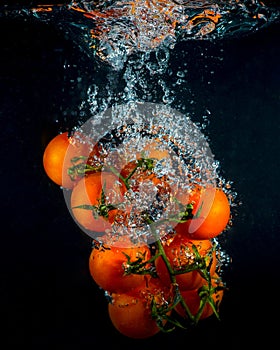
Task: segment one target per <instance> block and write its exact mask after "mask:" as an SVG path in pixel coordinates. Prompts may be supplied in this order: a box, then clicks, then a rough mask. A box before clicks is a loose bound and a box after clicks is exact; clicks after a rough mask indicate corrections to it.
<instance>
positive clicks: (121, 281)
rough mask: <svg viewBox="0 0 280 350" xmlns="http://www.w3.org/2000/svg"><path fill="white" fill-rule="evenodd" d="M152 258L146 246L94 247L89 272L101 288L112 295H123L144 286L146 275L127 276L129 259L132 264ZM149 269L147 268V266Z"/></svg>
mask: <svg viewBox="0 0 280 350" xmlns="http://www.w3.org/2000/svg"><path fill="white" fill-rule="evenodd" d="M150 257H151V253H150V249H149V247H148V246H146V245H142V246H135V245H133V244H130V245H127V247H109V246H107V245H100V246H99V247H94V248H93V249H92V251H91V254H90V257H89V271H90V274H91V276H92V278H93V279H94V281H95V282H96V283H97V284H98V285H99V287H100V288H102V289H104V290H106V291H108V292H110V293H112V292H114V293H122V292H127V291H130V290H131V289H133V288H135V287H137V286H140V285H142V284H143V283H144V282H145V278H146V277H145V275H141V274H135V273H131V274H126V273H125V272H126V268H128V266H129V265H128V259H130V262H131V263H133V262H136V261H139V263H145V262H146V261H147V260H149V259H150ZM145 267H147V266H145Z"/></svg>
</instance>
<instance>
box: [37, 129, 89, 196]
mask: <svg viewBox="0 0 280 350" xmlns="http://www.w3.org/2000/svg"><path fill="white" fill-rule="evenodd" d="M87 154H88V146H87V145H86V144H84V143H83V142H80V141H79V139H78V138H76V137H75V138H74V137H68V132H64V133H61V134H58V135H56V136H55V137H54V138H53V139H52V140H51V141H50V142H49V143H48V145H47V147H46V148H45V151H44V154H43V166H44V170H45V172H46V174H47V175H48V177H49V178H50V179H51V180H52V181H53V182H55V183H56V184H57V185H59V186H63V187H64V188H69V189H71V188H73V187H74V185H75V184H76V182H77V180H79V179H80V178H81V177H82V176H83V175H81V176H77V175H75V174H73V176H72V177H71V176H70V175H69V173H68V171H69V169H71V168H73V166H74V165H75V164H76V165H78V164H84V158H83V157H86V156H87ZM73 159H76V161H75V162H73Z"/></svg>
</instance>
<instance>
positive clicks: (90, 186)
mask: <svg viewBox="0 0 280 350" xmlns="http://www.w3.org/2000/svg"><path fill="white" fill-rule="evenodd" d="M125 191H126V187H125V185H124V183H123V182H122V181H121V180H120V179H119V178H118V177H117V176H116V175H114V174H112V173H110V172H97V173H92V174H89V175H88V176H87V177H85V178H83V179H81V180H80V181H79V182H78V183H77V185H76V186H75V187H74V188H73V191H72V194H71V208H72V213H73V216H74V218H75V219H76V221H77V222H78V223H79V224H80V225H81V226H82V227H83V228H85V229H87V230H90V231H95V232H104V231H105V230H107V229H111V225H112V224H113V223H114V220H115V217H118V220H119V219H120V217H122V215H121V213H123V217H125V212H124V210H122V209H119V206H120V205H121V204H122V203H123V200H124V198H123V194H124V192H125ZM114 207H116V208H114Z"/></svg>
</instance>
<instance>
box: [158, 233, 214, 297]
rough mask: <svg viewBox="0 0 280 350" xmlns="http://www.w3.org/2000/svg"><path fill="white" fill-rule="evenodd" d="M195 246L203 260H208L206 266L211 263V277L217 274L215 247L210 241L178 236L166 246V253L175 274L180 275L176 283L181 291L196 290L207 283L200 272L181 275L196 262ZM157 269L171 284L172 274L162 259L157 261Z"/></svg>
mask: <svg viewBox="0 0 280 350" xmlns="http://www.w3.org/2000/svg"><path fill="white" fill-rule="evenodd" d="M193 246H195V247H196V249H197V251H198V253H199V255H200V256H201V258H204V259H206V266H209V264H210V262H211V266H210V274H211V275H213V274H214V273H215V270H216V267H217V257H216V253H215V252H214V251H212V248H213V245H212V242H211V241H210V240H200V241H198V240H189V239H187V238H186V237H185V236H181V235H178V234H177V235H176V236H175V238H174V240H173V241H172V242H171V243H170V244H169V245H165V246H164V251H165V254H166V257H167V259H168V261H169V263H170V265H171V267H172V269H173V270H174V272H177V273H179V274H177V275H176V282H177V283H178V286H179V289H180V290H189V289H196V288H198V287H199V286H201V285H202V284H203V283H204V281H205V279H204V278H203V277H202V275H201V273H200V272H199V270H193V271H189V272H185V273H180V271H184V270H185V269H186V268H188V266H189V265H191V264H194V263H195V261H196V260H195V259H196V253H195V250H194V247H193ZM156 269H157V273H158V275H159V278H160V279H161V280H162V281H163V282H164V283H165V284H166V285H169V284H170V283H171V279H170V274H169V272H168V269H167V267H166V265H165V262H164V260H163V259H162V257H159V258H158V259H157V260H156Z"/></svg>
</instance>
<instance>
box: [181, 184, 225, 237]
mask: <svg viewBox="0 0 280 350" xmlns="http://www.w3.org/2000/svg"><path fill="white" fill-rule="evenodd" d="M229 220H230V203H229V200H228V198H227V195H226V194H225V192H224V191H223V190H222V189H219V188H214V187H207V188H205V189H202V190H201V195H200V198H199V201H198V199H196V201H195V206H194V210H193V218H192V219H191V220H187V221H186V222H184V223H179V224H178V225H176V227H175V230H176V232H178V233H181V234H182V235H186V236H187V237H188V238H189V239H196V240H197V239H198V240H201V239H211V238H214V237H216V236H218V235H219V234H221V233H222V232H223V231H224V230H225V228H226V226H227V224H228V222H229Z"/></svg>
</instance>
